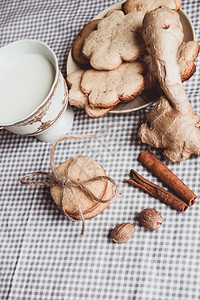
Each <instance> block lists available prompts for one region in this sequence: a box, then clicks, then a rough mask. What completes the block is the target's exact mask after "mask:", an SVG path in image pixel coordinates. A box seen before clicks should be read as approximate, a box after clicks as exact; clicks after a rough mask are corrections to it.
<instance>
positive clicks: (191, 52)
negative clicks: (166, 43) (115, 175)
mask: <svg viewBox="0 0 200 300" xmlns="http://www.w3.org/2000/svg"><path fill="white" fill-rule="evenodd" d="M198 54H199V45H198V43H197V42H195V41H189V42H187V43H182V44H181V45H180V47H179V49H178V53H177V61H178V65H179V68H180V74H181V80H182V81H186V80H188V79H189V78H190V77H191V76H192V75H193V74H194V73H195V71H196V66H195V63H194V62H195V60H196V58H197V56H198Z"/></svg>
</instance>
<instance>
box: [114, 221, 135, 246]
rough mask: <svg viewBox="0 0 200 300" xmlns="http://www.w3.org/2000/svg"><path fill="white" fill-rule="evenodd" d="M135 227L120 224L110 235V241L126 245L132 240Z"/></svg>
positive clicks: (128, 224)
mask: <svg viewBox="0 0 200 300" xmlns="http://www.w3.org/2000/svg"><path fill="white" fill-rule="evenodd" d="M134 232H135V227H134V226H133V224H131V223H122V224H119V225H117V226H116V227H115V228H114V229H113V230H112V231H111V234H110V237H111V238H112V240H113V241H114V242H116V243H126V242H127V241H128V240H130V239H131V238H132V236H133V235H134Z"/></svg>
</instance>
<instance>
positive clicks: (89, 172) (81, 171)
mask: <svg viewBox="0 0 200 300" xmlns="http://www.w3.org/2000/svg"><path fill="white" fill-rule="evenodd" d="M73 160H74V161H73V162H72V159H69V160H67V161H65V162H64V163H62V164H61V165H60V166H59V167H58V168H57V172H58V174H59V175H60V176H64V177H67V178H71V179H73V180H75V181H78V182H80V183H83V182H85V181H86V180H89V179H92V178H95V177H97V176H106V173H105V171H104V169H103V167H102V166H101V165H100V164H99V163H98V162H96V161H94V160H93V159H91V158H88V157H85V156H78V157H76V158H75V159H73ZM84 185H85V186H86V187H87V188H88V189H89V190H90V191H91V192H92V193H93V194H94V195H95V196H96V197H97V198H99V199H102V200H103V199H104V200H106V199H109V198H111V197H112V196H113V189H112V184H111V183H110V182H108V181H107V180H98V181H95V182H90V183H85V184H84ZM71 190H72V191H70V189H69V188H67V187H66V188H65V192H64V193H65V195H64V197H63V196H62V195H63V191H62V188H61V187H59V186H56V185H55V186H52V187H51V188H50V192H51V195H52V198H53V200H54V201H55V203H56V204H57V205H58V206H59V204H60V201H61V199H62V197H63V203H62V205H63V209H64V210H65V211H66V213H67V214H69V215H70V216H71V217H73V219H75V220H77V221H78V220H81V217H80V214H79V210H78V207H77V205H76V203H75V202H74V200H73V199H74V197H75V196H74V195H76V199H77V201H78V203H79V205H80V208H81V211H82V213H83V216H84V219H90V218H93V217H95V216H97V215H98V214H99V213H101V212H102V211H103V210H104V209H106V208H107V207H108V205H109V202H108V203H99V202H96V201H94V200H93V199H91V198H90V197H89V196H88V195H86V194H85V193H84V191H81V190H80V189H78V188H76V187H72V188H71Z"/></svg>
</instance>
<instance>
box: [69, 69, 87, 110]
mask: <svg viewBox="0 0 200 300" xmlns="http://www.w3.org/2000/svg"><path fill="white" fill-rule="evenodd" d="M84 72H85V71H84V70H78V71H75V72H73V73H71V74H69V75H68V76H67V83H68V85H69V95H68V100H69V104H70V105H74V106H76V107H78V108H85V104H86V103H87V102H88V97H87V96H86V95H85V94H84V93H83V92H82V91H81V88H80V82H81V79H82V76H83V74H84Z"/></svg>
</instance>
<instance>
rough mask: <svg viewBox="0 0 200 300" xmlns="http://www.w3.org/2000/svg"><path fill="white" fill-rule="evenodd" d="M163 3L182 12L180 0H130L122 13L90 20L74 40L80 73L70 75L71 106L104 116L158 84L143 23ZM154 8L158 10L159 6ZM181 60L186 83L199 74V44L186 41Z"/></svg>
mask: <svg viewBox="0 0 200 300" xmlns="http://www.w3.org/2000/svg"><path fill="white" fill-rule="evenodd" d="M160 5H165V6H168V7H170V8H171V9H174V10H178V9H179V8H180V5H181V2H180V0H157V1H155V0H145V1H144V0H127V1H126V2H125V3H123V5H122V10H112V11H109V12H108V13H107V14H106V16H105V17H104V18H103V19H101V20H99V19H96V20H93V21H91V22H89V23H88V24H87V25H85V26H84V28H83V29H82V30H81V32H80V33H79V35H78V36H77V37H76V39H75V41H74V43H73V46H72V56H73V59H74V61H75V62H76V63H77V64H78V66H79V67H80V69H79V70H78V71H75V72H73V73H71V74H69V75H68V77H67V82H68V85H69V103H70V104H71V105H74V106H76V107H79V108H82V109H85V111H86V113H87V114H88V116H90V117H92V118H99V117H103V116H105V115H106V114H107V113H108V112H109V111H110V110H112V109H113V108H114V107H115V106H116V105H117V104H118V103H120V102H128V101H132V100H134V98H135V97H136V96H137V95H139V94H140V93H141V92H142V91H143V90H144V89H151V88H153V87H155V86H156V85H157V82H156V80H155V78H154V76H151V75H152V74H153V73H154V62H152V61H151V59H150V57H149V56H148V55H146V52H145V51H146V45H145V43H144V41H143V39H142V34H141V31H142V22H143V18H144V15H145V13H146V12H148V11H149V10H151V9H155V8H156V7H159V6H160ZM155 6H156V7H155ZM179 50H180V51H179V55H178V57H177V61H178V64H179V67H180V73H181V77H182V80H183V81H185V80H187V79H189V78H190V77H191V76H192V75H193V73H194V72H195V69H196V68H195V64H194V61H195V59H196V57H197V55H198V51H199V46H198V44H197V43H196V42H195V41H190V42H188V43H182V45H181V47H180V49H179Z"/></svg>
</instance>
